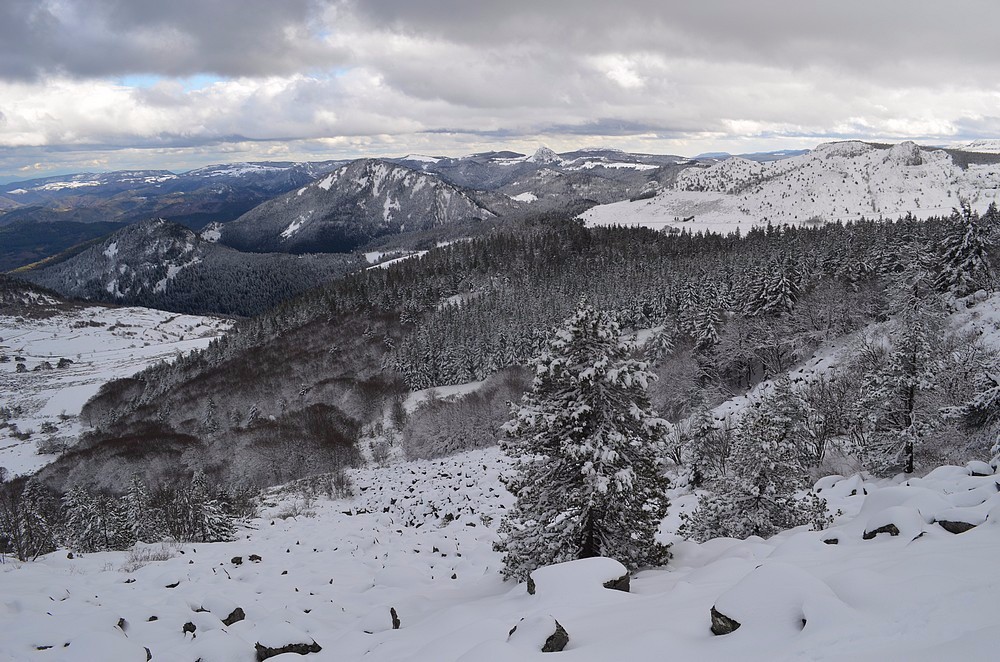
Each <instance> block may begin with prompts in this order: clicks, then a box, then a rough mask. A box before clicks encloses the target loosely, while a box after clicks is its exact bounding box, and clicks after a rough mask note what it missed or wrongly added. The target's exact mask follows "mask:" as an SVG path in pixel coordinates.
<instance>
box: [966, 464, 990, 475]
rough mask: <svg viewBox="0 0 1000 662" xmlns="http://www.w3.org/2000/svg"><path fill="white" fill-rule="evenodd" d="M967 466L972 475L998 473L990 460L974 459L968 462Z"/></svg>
mask: <svg viewBox="0 0 1000 662" xmlns="http://www.w3.org/2000/svg"><path fill="white" fill-rule="evenodd" d="M965 468H966V469H968V470H969V475H970V476H977V477H982V476H992V475H993V474H994V473H996V471H995V470H994V468H993V465H991V464H989V463H988V462H983V461H981V460H973V461H972V462H969V463H968V464H966V465H965Z"/></svg>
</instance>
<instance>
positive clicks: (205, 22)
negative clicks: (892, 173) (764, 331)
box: [0, 0, 1000, 174]
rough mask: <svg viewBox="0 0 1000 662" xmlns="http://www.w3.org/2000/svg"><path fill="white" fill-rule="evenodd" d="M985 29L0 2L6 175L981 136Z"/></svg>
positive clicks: (742, 10)
mask: <svg viewBox="0 0 1000 662" xmlns="http://www.w3.org/2000/svg"><path fill="white" fill-rule="evenodd" d="M998 22H1000V4H998V3H981V2H971V1H970V0H955V1H954V2H952V3H949V4H948V5H947V6H945V5H943V4H941V3H931V2H925V1H923V0H908V1H906V2H903V1H901V0H881V1H880V2H875V3H871V2H864V3H863V2H861V1H860V0H841V1H840V2H837V3H832V2H825V3H806V2H801V1H799V0H760V1H758V2H752V3H751V2H745V1H744V0H705V1H704V2H697V3H694V2H677V3H665V2H662V1H660V0H620V1H619V2H616V3H609V2H606V1H605V2H596V1H594V0H548V1H547V2H537V0H533V1H531V2H528V1H527V0H507V1H505V2H503V3H499V2H489V3H474V2H466V1H463V0H422V1H421V2H412V0H405V1H404V0H283V1H282V2H274V1H273V0H215V1H213V2H204V1H203V0H176V1H174V2H163V1H162V0H156V1H154V0H3V1H2V2H0V152H3V154H2V155H0V156H2V157H3V158H2V159H0V167H3V168H6V170H4V171H0V174H2V172H7V171H9V169H10V168H11V167H13V164H14V163H15V162H16V161H17V159H18V158H24V159H26V160H25V161H24V162H23V163H29V162H30V163H35V162H41V161H42V159H41V158H37V159H36V158H34V156H41V157H46V156H47V158H50V159H52V160H53V162H60V163H66V162H68V160H69V158H70V157H69V156H68V155H69V154H71V153H73V154H75V153H76V152H81V153H90V152H93V151H95V150H98V151H100V150H104V151H119V152H121V154H122V155H123V156H122V158H118V159H114V158H112V159H111V161H110V162H111V163H121V162H124V161H126V160H129V159H134V158H137V156H136V155H138V154H140V153H145V154H147V155H149V158H151V159H153V160H157V162H158V163H170V164H174V163H178V162H179V163H182V164H183V163H186V162H187V161H188V160H189V159H188V157H187V156H182V155H181V153H180V152H179V151H177V150H188V152H187V154H188V155H190V156H191V158H194V157H195V156H197V157H198V158H204V159H212V158H213V157H212V156H211V155H213V154H214V155H215V157H216V158H217V159H218V160H224V159H227V158H229V157H230V156H232V155H239V156H241V157H249V156H254V155H260V154H273V153H276V150H277V151H280V150H282V149H283V150H284V153H286V154H297V155H312V156H320V157H321V156H322V155H323V154H336V155H340V156H344V155H349V154H354V155H362V154H372V153H394V152H399V153H405V152H410V151H421V150H423V151H430V152H434V153H439V154H441V153H456V152H457V153H463V152H468V151H476V150H479V149H486V148H490V147H501V146H502V147H510V148H513V149H520V150H527V151H530V150H531V149H533V148H534V147H535V146H537V143H538V142H543V143H548V144H550V145H552V146H554V147H556V148H559V147H564V148H572V147H574V146H577V145H579V144H582V143H605V144H617V145H619V146H621V147H623V148H630V149H641V150H644V151H663V152H669V153H680V154H684V153H689V154H690V153H697V152H702V151H714V150H715V149H716V148H718V149H726V150H727V151H754V150H759V149H768V148H771V147H781V148H792V147H795V148H798V147H808V146H813V145H814V144H815V143H816V142H820V141H822V140H825V139H835V138H840V137H852V138H862V139H903V138H914V139H917V140H924V141H925V142H945V141H949V140H961V139H971V138H975V137H988V136H997V135H1000V118H998V116H997V112H996V108H997V106H998V102H1000V80H998V79H997V77H996V76H995V74H994V72H995V71H996V69H997V67H998V66H1000V49H996V48H994V44H995V37H994V34H993V32H994V30H993V26H994V25H996V24H997V23H998ZM953 24H954V25H956V26H958V25H960V28H958V27H956V28H955V29H954V30H949V29H947V26H949V25H953ZM959 30H960V32H959ZM192 77H197V81H198V84H197V85H192V84H191V83H190V81H191V80H192ZM130 81H131V84H129V82H130ZM136 150H138V151H136ZM142 150H146V151H145V152H143V151H142ZM374 150H384V151H382V152H378V151H374ZM33 155H34V156H33ZM126 156H127V158H125V157H126ZM80 158H81V159H83V157H82V156H81V157H80ZM296 158H297V157H296ZM28 159H32V160H30V161H29V160H28ZM73 159H76V157H75V156H74V157H73ZM167 159H173V161H168V160H167ZM74 162H76V161H75V160H74ZM23 163H22V164H21V165H23Z"/></svg>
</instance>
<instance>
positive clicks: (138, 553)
mask: <svg viewBox="0 0 1000 662" xmlns="http://www.w3.org/2000/svg"><path fill="white" fill-rule="evenodd" d="M175 556H177V544H176V543H169V542H161V543H160V544H158V545H144V544H142V543H139V544H137V545H136V546H135V547H133V548H132V549H131V550H130V551H129V554H128V558H126V559H125V562H124V563H122V566H121V567H120V568H118V570H119V571H121V572H125V573H133V572H135V571H136V570H138V569H139V568H141V567H143V566H145V565H148V564H150V563H153V562H154V561H168V560H170V559H172V558H174V557H175Z"/></svg>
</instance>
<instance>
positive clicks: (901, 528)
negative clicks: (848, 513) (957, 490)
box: [862, 506, 928, 540]
mask: <svg viewBox="0 0 1000 662" xmlns="http://www.w3.org/2000/svg"><path fill="white" fill-rule="evenodd" d="M927 522H928V518H927V517H926V516H925V515H923V514H921V512H920V511H919V510H918V509H917V508H914V507H912V506H893V507H891V508H886V509H885V510H883V511H881V512H878V513H875V514H874V515H872V516H871V517H870V518H869V519H868V523H867V525H865V532H864V534H863V535H862V538H864V539H865V540H871V539H872V538H875V537H876V536H878V535H879V534H880V533H888V534H889V536H892V537H896V536H902V537H904V538H905V539H907V540H914V539H916V538H917V537H918V536H919V535H920V534H921V533H923V532H924V528H925V525H926V524H927Z"/></svg>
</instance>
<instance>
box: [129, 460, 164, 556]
mask: <svg viewBox="0 0 1000 662" xmlns="http://www.w3.org/2000/svg"><path fill="white" fill-rule="evenodd" d="M122 506H123V508H124V510H125V517H126V521H127V522H128V526H129V528H130V531H131V537H132V538H133V540H138V541H141V542H146V543H149V542H155V541H157V540H163V538H164V536H165V535H166V532H165V526H164V523H163V517H162V513H161V512H160V511H158V510H157V509H155V508H154V507H153V506H152V504H151V502H150V498H149V491H148V490H147V489H146V484H145V483H143V482H142V479H141V478H139V477H138V476H133V477H132V480H131V481H129V485H128V492H126V493H125V496H124V497H122Z"/></svg>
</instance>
